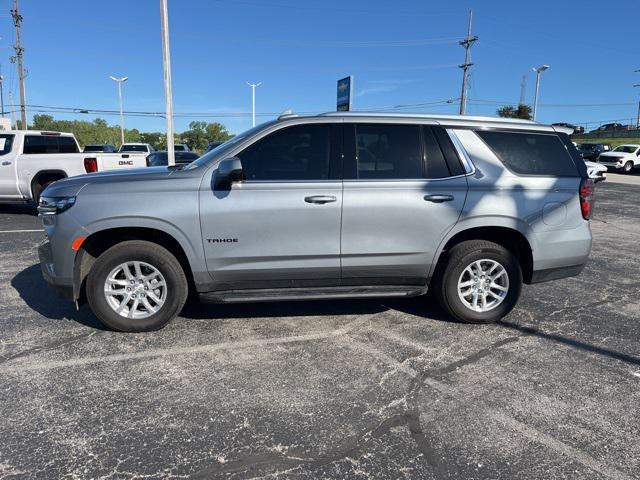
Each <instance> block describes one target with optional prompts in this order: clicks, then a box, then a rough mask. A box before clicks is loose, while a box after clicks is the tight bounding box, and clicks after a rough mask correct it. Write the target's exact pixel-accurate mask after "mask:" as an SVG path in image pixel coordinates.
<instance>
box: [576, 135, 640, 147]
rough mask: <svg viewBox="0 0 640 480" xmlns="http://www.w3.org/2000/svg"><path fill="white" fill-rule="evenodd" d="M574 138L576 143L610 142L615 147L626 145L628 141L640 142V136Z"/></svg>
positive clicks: (635, 143)
mask: <svg viewBox="0 0 640 480" xmlns="http://www.w3.org/2000/svg"><path fill="white" fill-rule="evenodd" d="M572 140H573V141H574V142H576V143H608V144H610V145H611V146H612V147H613V148H615V147H617V146H618V145H625V144H627V143H631V144H634V145H638V144H640V137H628V138H599V137H592V138H585V137H580V138H572Z"/></svg>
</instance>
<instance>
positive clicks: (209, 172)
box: [39, 112, 593, 331]
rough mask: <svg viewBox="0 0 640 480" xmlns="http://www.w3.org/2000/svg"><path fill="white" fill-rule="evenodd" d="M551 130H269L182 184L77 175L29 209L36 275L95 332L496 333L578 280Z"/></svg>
mask: <svg viewBox="0 0 640 480" xmlns="http://www.w3.org/2000/svg"><path fill="white" fill-rule="evenodd" d="M570 146H571V142H570V140H569V137H568V136H567V135H566V133H562V132H559V131H557V130H556V129H554V127H550V126H544V125H540V124H537V123H534V122H530V121H526V120H516V119H498V118H493V117H468V118H467V117H464V116H446V115H442V116H428V115H407V116H398V115H385V114H373V113H372V114H366V113H361V112H357V113H356V112H352V113H345V112H333V113H328V114H324V115H317V116H310V117H297V116H295V115H287V116H281V117H280V118H279V119H277V120H274V121H271V122H268V123H265V124H263V125H261V126H259V127H257V128H254V129H251V130H249V131H247V132H245V133H243V134H240V135H238V136H236V137H234V138H233V139H232V140H229V141H228V142H226V143H225V144H224V145H221V146H220V147H218V148H217V149H215V150H212V151H211V152H209V153H208V154H205V155H203V156H202V157H200V158H199V159H198V160H196V161H194V162H193V163H191V164H190V165H188V166H187V167H185V168H183V169H170V168H164V169H163V168H149V169H143V170H139V171H136V172H118V173H113V174H109V175H90V176H85V177H82V178H76V179H68V180H64V181H61V182H56V183H55V184H53V185H51V186H49V187H48V188H47V190H46V191H45V192H44V194H43V197H42V199H41V203H40V208H39V211H40V215H41V216H42V220H43V224H44V229H45V233H46V236H47V238H48V240H47V241H46V242H44V243H42V244H41V245H40V247H39V254H40V261H41V266H42V272H43V275H44V277H45V279H46V281H47V282H48V283H50V284H51V285H53V286H54V287H55V288H56V289H58V291H59V292H61V293H62V294H64V295H66V296H67V298H69V299H71V300H77V301H80V300H81V299H83V298H85V295H86V298H87V300H88V303H89V305H90V307H91V309H92V311H93V312H94V314H95V315H96V316H97V317H98V318H99V319H100V320H101V321H102V322H103V323H104V324H105V325H107V326H109V327H111V328H113V329H116V330H124V331H145V330H154V329H158V328H161V327H163V326H164V325H166V324H167V322H169V321H170V320H171V319H172V318H174V317H175V316H176V315H178V313H180V310H181V309H182V306H183V305H184V303H185V299H186V298H187V293H188V289H189V288H193V289H195V291H194V292H193V293H194V294H195V293H198V294H199V295H200V298H202V299H203V300H206V301H209V302H218V303H231V302H256V301H273V300H278V301H293V300H305V299H336V298H347V297H348V298H360V297H365V298H369V297H375V296H380V297H384V298H389V297H411V296H418V295H423V294H425V293H426V292H427V290H428V289H433V290H434V291H435V297H436V298H438V299H439V301H440V303H441V304H442V306H443V307H444V309H445V310H446V311H447V312H448V313H449V314H451V315H452V316H453V317H454V318H456V319H458V320H460V321H463V322H470V323H486V322H493V321H496V320H499V319H500V318H502V317H503V316H504V315H506V314H507V313H508V312H509V311H510V310H511V309H512V308H513V307H514V306H515V304H516V303H517V301H518V297H519V295H520V290H521V286H522V284H523V283H527V284H529V283H538V282H543V281H548V280H554V279H558V278H564V277H569V276H573V275H577V274H579V273H580V272H581V271H582V269H583V267H584V265H585V263H586V261H587V258H588V255H589V251H590V249H591V230H590V226H589V217H590V215H591V206H592V203H591V199H592V192H593V180H591V179H589V178H587V169H586V166H585V163H584V162H583V161H582V159H581V158H580V157H579V156H578V155H577V153H576V150H575V149H574V148H569V147H570Z"/></svg>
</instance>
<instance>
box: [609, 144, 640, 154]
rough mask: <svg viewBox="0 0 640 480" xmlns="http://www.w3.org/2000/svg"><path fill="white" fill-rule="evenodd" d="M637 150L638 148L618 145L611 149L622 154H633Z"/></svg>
mask: <svg viewBox="0 0 640 480" xmlns="http://www.w3.org/2000/svg"><path fill="white" fill-rule="evenodd" d="M637 149H638V147H636V146H633V145H620V146H619V147H616V148H614V149H613V151H614V152H622V153H633V152H635V151H636V150H637Z"/></svg>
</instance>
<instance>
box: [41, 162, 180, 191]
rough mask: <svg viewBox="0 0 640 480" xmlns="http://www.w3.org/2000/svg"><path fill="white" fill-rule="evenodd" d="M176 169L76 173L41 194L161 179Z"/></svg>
mask: <svg viewBox="0 0 640 480" xmlns="http://www.w3.org/2000/svg"><path fill="white" fill-rule="evenodd" d="M177 171H178V170H176V169H170V168H168V167H144V168H132V169H123V170H116V171H109V172H100V173H90V174H87V175H78V176H77V177H70V178H65V179H63V180H58V181H57V182H54V183H52V184H51V185H49V186H48V187H47V188H46V189H45V191H44V192H42V194H43V195H45V196H50V197H72V196H75V195H78V194H79V193H80V192H81V191H82V189H84V188H85V187H86V186H87V185H95V184H110V183H111V184H120V183H128V182H138V181H145V182H146V181H150V180H163V179H166V178H168V177H170V176H171V175H173V174H174V173H176V172H177Z"/></svg>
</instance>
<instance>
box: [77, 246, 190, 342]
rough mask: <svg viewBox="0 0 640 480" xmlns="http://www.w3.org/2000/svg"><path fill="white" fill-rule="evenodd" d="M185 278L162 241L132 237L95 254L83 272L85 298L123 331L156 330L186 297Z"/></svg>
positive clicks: (106, 320) (108, 322)
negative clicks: (85, 285)
mask: <svg viewBox="0 0 640 480" xmlns="http://www.w3.org/2000/svg"><path fill="white" fill-rule="evenodd" d="M187 291H188V286H187V279H186V277H185V274H184V271H183V269H182V267H181V266H180V263H179V262H178V260H177V259H176V258H175V257H174V256H173V255H172V254H171V253H170V252H169V251H168V250H167V249H165V248H164V247H161V246H160V245H157V244H155V243H152V242H146V241H140V240H132V241H126V242H122V243H119V244H117V245H115V246H113V247H111V248H110V249H108V250H107V251H106V252H104V253H103V254H102V255H100V256H99V257H98V259H97V260H96V262H95V263H94V265H93V267H92V269H91V271H90V272H89V276H88V278H87V300H88V302H89V306H90V307H91V310H92V311H93V313H94V314H95V315H96V316H97V317H98V318H99V319H100V321H101V322H102V323H104V324H105V325H106V326H108V327H110V328H112V329H114V330H119V331H122V332H148V331H152V330H158V329H160V328H162V327H164V326H165V325H166V324H167V323H169V322H170V321H171V320H172V319H173V318H175V317H176V316H177V315H178V314H179V313H180V311H181V310H182V307H183V306H184V303H185V301H186V299H187Z"/></svg>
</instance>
